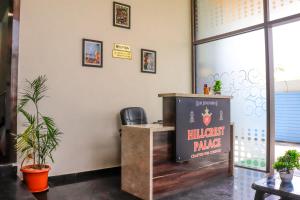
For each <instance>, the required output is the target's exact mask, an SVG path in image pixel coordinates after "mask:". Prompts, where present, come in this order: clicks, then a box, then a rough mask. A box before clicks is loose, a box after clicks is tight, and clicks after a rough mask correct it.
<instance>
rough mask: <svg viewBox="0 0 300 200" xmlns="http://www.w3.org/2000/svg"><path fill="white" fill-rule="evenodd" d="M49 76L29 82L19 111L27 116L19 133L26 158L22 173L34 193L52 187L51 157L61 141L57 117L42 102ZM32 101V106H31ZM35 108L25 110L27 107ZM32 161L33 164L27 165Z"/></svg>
mask: <svg viewBox="0 0 300 200" xmlns="http://www.w3.org/2000/svg"><path fill="white" fill-rule="evenodd" d="M46 81H47V78H46V76H39V77H38V78H37V79H35V80H33V81H32V82H30V81H26V83H27V86H26V87H25V89H24V91H23V93H22V97H21V99H20V103H19V106H18V111H19V113H21V114H22V115H23V116H24V118H25V119H26V123H25V124H24V125H25V130H24V131H23V132H22V133H20V134H18V135H17V145H16V146H17V151H19V152H20V156H21V158H22V163H21V172H22V173H23V179H24V181H25V183H26V185H27V187H28V189H29V190H30V191H31V192H42V191H45V190H47V189H48V172H49V170H50V166H49V165H47V164H46V162H47V161H48V159H50V160H51V161H52V162H53V157H52V152H53V151H54V150H55V149H56V147H57V146H58V143H59V136H60V134H61V132H60V131H59V130H58V128H57V127H56V125H55V123H54V120H53V119H52V118H50V117H48V116H45V115H43V114H42V113H41V110H40V107H39V103H40V101H41V100H42V99H44V97H45V92H46V91H47V87H46V85H45V83H46ZM29 104H30V106H29ZM27 106H28V107H29V108H31V109H25V107H27ZM27 160H31V161H32V164H30V165H26V166H23V164H24V162H25V161H27Z"/></svg>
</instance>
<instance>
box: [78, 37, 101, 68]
mask: <svg viewBox="0 0 300 200" xmlns="http://www.w3.org/2000/svg"><path fill="white" fill-rule="evenodd" d="M82 66H87V67H103V42H101V41H97V40H89V39H83V40H82Z"/></svg>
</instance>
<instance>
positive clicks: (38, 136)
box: [34, 102, 41, 166]
mask: <svg viewBox="0 0 300 200" xmlns="http://www.w3.org/2000/svg"><path fill="white" fill-rule="evenodd" d="M34 106H35V109H36V130H37V131H36V136H37V142H38V149H37V151H38V165H39V166H40V165H41V159H40V155H41V154H40V132H39V129H38V126H39V108H38V105H37V102H34Z"/></svg>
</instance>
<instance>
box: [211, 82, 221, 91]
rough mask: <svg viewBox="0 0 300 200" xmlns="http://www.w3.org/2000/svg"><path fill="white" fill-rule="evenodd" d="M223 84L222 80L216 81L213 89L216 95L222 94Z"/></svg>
mask: <svg viewBox="0 0 300 200" xmlns="http://www.w3.org/2000/svg"><path fill="white" fill-rule="evenodd" d="M221 89H222V82H221V81H220V80H216V82H215V85H214V87H213V90H214V93H215V94H221Z"/></svg>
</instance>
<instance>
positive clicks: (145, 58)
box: [141, 49, 156, 74]
mask: <svg viewBox="0 0 300 200" xmlns="http://www.w3.org/2000/svg"><path fill="white" fill-rule="evenodd" d="M141 58H142V59H141V63H142V64H141V65H142V66H141V71H142V72H145V73H154V74H155V73H156V51H153V50H148V49H142V50H141Z"/></svg>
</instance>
